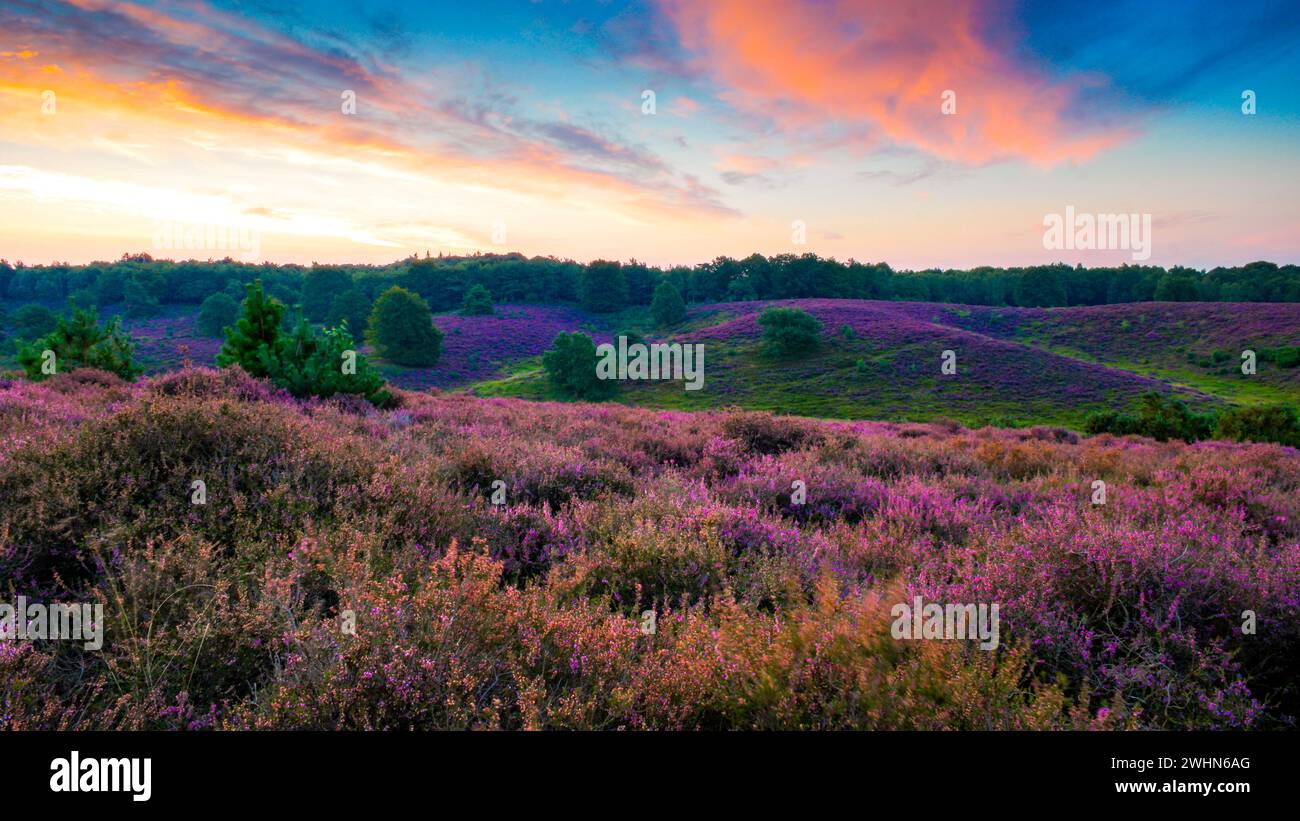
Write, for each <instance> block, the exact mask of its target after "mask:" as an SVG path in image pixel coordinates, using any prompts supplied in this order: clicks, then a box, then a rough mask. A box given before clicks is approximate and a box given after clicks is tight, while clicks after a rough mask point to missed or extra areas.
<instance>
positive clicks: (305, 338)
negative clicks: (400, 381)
mask: <svg viewBox="0 0 1300 821" xmlns="http://www.w3.org/2000/svg"><path fill="white" fill-rule="evenodd" d="M356 347H357V346H356V343H355V342H353V341H352V334H350V333H348V329H347V328H346V327H338V328H329V329H327V330H325V331H324V332H323V333H317V332H316V331H314V330H313V329H312V327H311V326H310V325H308V324H307V320H306V319H303V320H301V321H300V322H299V323H298V327H297V328H296V329H295V330H294V332H293V334H291V335H290V336H287V337H285V338H283V339H281V340H280V341H279V344H278V345H277V348H276V364H275V367H274V368H273V369H272V372H271V379H272V381H273V382H275V384H277V385H279V386H280V387H282V388H284V389H285V390H287V391H289V393H291V394H293V395H294V396H297V397H300V398H302V397H308V396H316V397H320V398H321V399H325V398H328V397H331V396H334V395H335V394H355V395H358V396H362V397H365V398H366V399H367V400H368V401H369V402H370V403H371V404H373V405H376V406H378V407H381V408H382V407H385V406H387V405H388V404H389V403H390V402H391V401H392V395H391V394H390V393H389V392H388V391H387V390H386V389H385V386H384V378H383V377H382V376H380V375H379V371H377V370H375V367H374V365H371V364H370V363H369V362H368V361H367V360H366V358H365V357H364V356H361V355H360V354H359V353H357V351H356Z"/></svg>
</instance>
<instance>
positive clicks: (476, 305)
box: [460, 284, 492, 316]
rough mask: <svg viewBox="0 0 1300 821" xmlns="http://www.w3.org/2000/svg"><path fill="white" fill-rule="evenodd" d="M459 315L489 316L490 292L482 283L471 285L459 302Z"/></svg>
mask: <svg viewBox="0 0 1300 821" xmlns="http://www.w3.org/2000/svg"><path fill="white" fill-rule="evenodd" d="M460 313H461V316H491V315H492V294H490V293H489V292H488V289H487V288H485V287H483V286H482V285H478V284H475V285H471V286H470V287H469V289H468V290H466V291H465V299H463V300H462V301H461V303H460Z"/></svg>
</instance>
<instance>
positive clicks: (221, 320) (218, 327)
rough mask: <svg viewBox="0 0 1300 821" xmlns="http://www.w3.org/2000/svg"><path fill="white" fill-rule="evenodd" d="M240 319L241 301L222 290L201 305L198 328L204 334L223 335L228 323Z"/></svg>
mask: <svg viewBox="0 0 1300 821" xmlns="http://www.w3.org/2000/svg"><path fill="white" fill-rule="evenodd" d="M237 319H239V303H238V302H236V301H235V300H234V299H232V298H231V297H230V295H229V294H227V293H224V292H222V291H218V292H217V293H215V294H213V295H211V296H209V297H208V298H207V299H205V300H203V304H202V305H200V306H199V318H198V323H197V324H198V329H199V333H201V334H203V335H204V336H221V335H222V334H223V333H224V332H225V329H226V326H227V325H233V324H235V320H237Z"/></svg>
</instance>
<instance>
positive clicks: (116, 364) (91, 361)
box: [18, 310, 140, 381]
mask: <svg viewBox="0 0 1300 821" xmlns="http://www.w3.org/2000/svg"><path fill="white" fill-rule="evenodd" d="M46 351H52V352H53V353H54V358H53V360H47V357H46V356H45V352H46ZM134 351H135V346H134V345H133V344H132V343H131V337H130V336H129V335H128V334H127V333H126V332H124V331H123V330H122V323H121V320H120V319H116V318H115V319H113V321H112V322H110V323H109V324H108V325H107V326H105V327H103V328H101V327H99V320H98V318H97V317H96V316H95V313H94V311H85V310H77V311H74V312H73V314H72V318H71V319H63V318H62V317H60V318H59V319H58V320H57V323H56V325H55V328H54V330H53V331H51V332H50V333H48V334H46V335H45V336H42V337H41V338H39V339H37V340H35V341H33V342H31V343H30V344H28V345H25V346H23V348H22V349H21V350H20V351H19V352H18V362H19V363H20V364H21V365H22V366H23V370H24V371H26V373H27V376H28V378H30V379H34V380H38V381H39V380H41V379H44V378H46V377H47V376H52V375H53V374H54V373H66V372H68V371H71V370H75V369H76V368H98V369H99V370H101V371H108V372H109V373H114V374H117V375H118V376H120V377H122V378H123V379H135V377H136V376H138V375H139V374H140V368H138V367H136V365H135V363H134V362H133V361H132V354H133V353H134ZM47 362H48V365H47ZM49 367H52V368H53V371H52V372H51V373H46V370H47V369H48V368H49Z"/></svg>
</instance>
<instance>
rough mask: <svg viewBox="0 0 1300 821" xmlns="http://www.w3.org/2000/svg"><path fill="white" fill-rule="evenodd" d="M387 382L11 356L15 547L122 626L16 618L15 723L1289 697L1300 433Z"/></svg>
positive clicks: (1263, 702)
mask: <svg viewBox="0 0 1300 821" xmlns="http://www.w3.org/2000/svg"><path fill="white" fill-rule="evenodd" d="M952 338H954V339H964V337H960V336H955V337H952ZM399 399H400V403H401V404H400V406H399V407H397V408H394V409H392V410H388V411H377V410H375V409H374V408H372V407H370V406H369V405H367V404H365V403H364V402H357V401H353V400H339V401H325V402H321V401H305V402H300V401H295V400H292V399H290V398H289V397H287V396H286V395H284V394H282V393H280V392H278V391H276V390H275V389H273V388H272V387H270V386H269V385H268V384H266V383H263V382H259V381H256V380H253V379H251V378H249V377H247V376H246V375H244V374H243V373H242V372H240V371H238V370H229V371H223V372H214V371H210V370H198V369H186V370H182V371H179V372H176V373H172V374H168V375H165V376H161V377H155V378H149V379H145V380H142V381H140V382H137V383H134V384H126V383H123V382H121V381H120V380H118V379H116V378H115V377H112V376H110V375H107V374H103V373H100V372H96V371H89V370H82V371H74V372H72V373H70V374H65V375H59V376H55V377H53V378H51V379H49V380H48V381H45V382H42V383H30V382H26V381H18V382H4V381H0V534H3V537H4V543H3V544H4V550H2V551H0V577H2V578H5V579H7V580H9V582H10V583H11V584H12V585H13V586H14V587H15V589H17V590H20V591H22V592H23V593H25V594H26V595H29V596H33V597H42V596H44V597H49V598H57V599H66V600H71V601H95V602H99V603H101V604H102V605H103V606H104V618H105V623H106V627H105V630H106V631H107V633H108V635H109V636H110V637H111V639H112V640H110V641H107V642H105V643H104V644H103V650H102V652H96V651H88V650H84V649H83V647H82V644H81V643H79V642H20V643H15V644H7V643H6V644H0V703H3V704H4V710H3V711H0V729H30V728H50V727H65V728H76V729H104V728H130V729H148V728H172V729H183V728H188V729H203V728H223V727H224V728H238V727H254V728H279V729H289V728H303V729H331V728H339V729H412V728H416V729H430V728H539V727H547V728H619V727H623V728H711V729H730V728H767V729H796V728H799V729H817V728H822V729H833V728H858V729H870V728H881V729H887V728H892V729H903V728H916V729H981V730H983V729H990V728H1004V729H1034V728H1099V729H1105V728H1229V727H1283V726H1292V725H1293V723H1294V717H1295V716H1296V714H1297V711H1298V710H1300V701H1298V699H1297V689H1296V686H1297V683H1296V680H1295V678H1294V670H1293V660H1294V659H1295V658H1296V654H1297V653H1300V587H1298V585H1300V493H1298V492H1297V491H1300V452H1297V451H1295V450H1293V449H1289V448H1283V447H1280V446H1275V445H1232V444H1223V443H1205V444H1198V445H1183V444H1175V443H1167V444H1158V443H1155V442H1152V441H1149V440H1138V439H1114V438H1112V437H1109V436H1098V437H1092V438H1089V439H1085V440H1078V439H1077V438H1076V437H1074V436H1073V435H1070V434H1067V433H1065V432H1062V431H1059V430H1058V431H1053V430H1046V429H1035V430H1027V431H998V430H992V429H984V430H979V431H971V430H966V429H961V428H956V427H952V426H943V425H898V424H890V423H875V422H856V423H844V422H817V421H812V420H799V419H789V418H773V417H769V416H767V415H763V414H751V413H737V412H728V413H720V412H712V413H700V414H686V413H680V412H656V411H650V410H645V409H638V408H625V407H620V406H617V405H608V404H606V405H583V404H539V403H528V402H520V401H516V400H510V399H480V398H475V397H470V396H465V395H456V394H441V395H431V394H427V393H408V392H400V394H399ZM1099 480H1100V481H1103V482H1105V483H1106V485H1107V488H1108V495H1107V499H1106V501H1105V504H1094V503H1093V502H1092V501H1091V497H1092V494H1093V493H1095V490H1094V486H1093V482H1095V481H1099ZM198 481H201V482H203V483H204V498H203V501H202V502H201V503H200V502H196V501H195V484H194V483H195V482H198ZM498 481H499V482H501V483H503V484H502V485H501V487H502V488H503V489H504V493H505V496H504V497H503V498H502V499H501V500H500V501H501V504H500V505H494V504H492V503H491V502H490V498H491V494H492V493H493V491H494V487H495V486H494V483H495V482H498ZM795 481H800V482H803V483H804V486H805V488H806V492H807V496H806V498H805V499H796V498H795V497H794V495H793V494H792V492H791V491H792V487H793V483H794V482H795ZM915 596H921V597H923V599H924V600H926V601H933V602H983V603H987V602H994V603H998V604H999V606H1000V608H1001V611H1000V612H1001V616H1000V619H1001V621H1000V628H999V632H998V642H999V644H998V648H997V652H986V651H982V650H979V649H976V647H975V645H973V644H971V643H969V642H959V641H946V642H945V641H932V642H931V641H926V642H916V641H904V640H898V638H897V637H896V636H891V626H890V625H891V621H892V620H893V615H894V614H892V613H891V609H892V607H893V606H894V605H895V604H896V603H898V602H911V601H913V600H914V599H913V597H915ZM1246 611H1251V612H1253V613H1256V614H1257V615H1258V624H1257V627H1256V630H1255V631H1254V632H1252V633H1248V634H1247V633H1243V631H1242V629H1241V625H1242V621H1241V614H1243V613H1244V612H1246ZM647 613H649V614H652V616H653V621H647V619H649V618H650V617H649V616H647ZM347 614H351V618H353V619H354V620H355V621H354V627H353V629H351V630H350V631H349V630H347V629H345V628H342V627H340V625H341V624H345V623H347V621H346V619H347V618H348V615H347ZM647 625H648V626H647ZM128 637H129V638H128ZM995 672H996V675H995Z"/></svg>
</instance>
